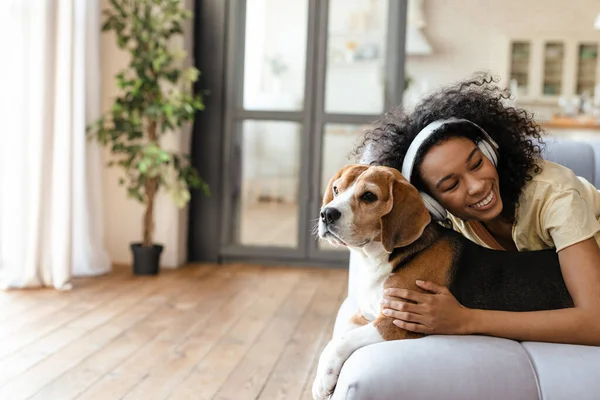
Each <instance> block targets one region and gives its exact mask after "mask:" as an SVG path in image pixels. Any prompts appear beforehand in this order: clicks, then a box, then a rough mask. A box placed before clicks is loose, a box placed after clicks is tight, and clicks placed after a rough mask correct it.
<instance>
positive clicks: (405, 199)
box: [312, 165, 572, 399]
mask: <svg viewBox="0 0 600 400" xmlns="http://www.w3.org/2000/svg"><path fill="white" fill-rule="evenodd" d="M318 232H319V237H320V238H321V239H325V240H327V241H329V242H330V243H332V244H334V245H341V246H346V247H348V249H349V250H350V251H351V252H352V253H353V257H355V258H356V259H357V260H358V261H357V263H356V264H357V266H358V269H359V271H358V274H359V277H358V279H356V284H357V285H358V287H357V288H356V292H357V302H358V306H359V310H358V312H357V313H356V314H355V315H354V316H353V317H352V318H351V320H350V321H349V323H348V325H347V328H346V329H345V330H344V332H342V333H341V334H340V335H339V336H337V337H334V338H333V339H332V340H331V341H330V342H329V344H327V346H326V347H325V349H324V350H323V352H322V354H321V358H320V360H319V365H318V368H317V374H316V378H315V381H314V384H313V388H312V393H313V398H315V399H325V398H328V397H329V396H330V395H331V393H333V390H334V388H335V385H336V383H337V379H338V375H339V373H340V371H341V369H342V365H343V364H344V362H345V361H346V359H348V357H350V355H351V354H352V353H353V352H354V351H356V350H357V349H359V348H361V347H364V346H367V345H370V344H374V343H378V342H382V341H386V340H398V339H409V338H418V337H422V336H423V335H421V334H416V333H412V332H408V331H405V330H403V329H400V328H398V327H396V326H395V325H394V324H393V322H392V321H393V319H392V318H389V317H386V316H384V315H383V314H382V313H381V307H380V301H381V300H382V298H383V290H384V288H387V287H394V288H404V289H410V290H414V291H419V292H423V290H422V289H420V288H419V287H418V286H417V285H416V283H415V281H416V280H417V279H421V280H428V281H432V282H434V283H437V284H438V285H443V286H448V287H449V289H450V291H451V292H452V293H453V294H454V295H455V296H456V298H457V300H458V301H460V302H461V303H462V304H463V305H465V306H466V307H473V308H482V309H498V310H507V311H527V310H538V309H553V308H564V307H570V306H572V300H571V298H570V296H569V294H568V291H567V289H566V286H565V284H564V281H563V280H562V275H561V272H560V265H559V263H558V258H557V256H556V253H555V252H554V251H553V250H549V251H539V252H522V253H519V252H504V251H495V250H490V249H486V248H483V247H481V246H477V245H476V244H474V243H472V242H470V241H469V240H467V239H465V238H464V237H462V235H460V234H458V233H456V232H453V231H452V230H450V229H446V228H442V227H441V226H439V225H438V224H437V223H435V222H432V221H431V217H430V215H429V212H428V211H427V209H426V208H425V205H424V204H423V201H422V199H421V197H420V195H419V193H418V191H417V189H416V188H415V187H414V186H412V185H411V184H410V183H408V181H407V180H406V179H405V178H404V177H403V176H402V175H401V174H400V172H399V171H397V170H395V169H393V168H387V167H380V166H367V165H349V166H346V167H344V168H343V169H341V170H340V171H339V172H338V173H337V174H336V175H335V176H334V177H333V178H332V179H331V180H330V182H329V185H328V187H327V191H326V193H325V195H324V198H323V203H322V208H321V218H320V220H319V230H318ZM540 265H542V266H543V271H542V270H541V269H539V268H538V266H540ZM540 271H541V272H542V273H540ZM499 281H501V282H503V284H502V285H499V284H498V282H499ZM507 293H508V294H507ZM515 293H517V295H515Z"/></svg>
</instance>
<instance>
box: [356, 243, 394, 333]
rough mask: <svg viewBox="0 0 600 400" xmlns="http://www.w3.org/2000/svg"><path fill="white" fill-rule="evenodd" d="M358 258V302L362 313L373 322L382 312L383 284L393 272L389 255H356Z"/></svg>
mask: <svg viewBox="0 0 600 400" xmlns="http://www.w3.org/2000/svg"><path fill="white" fill-rule="evenodd" d="M354 256H356V257H357V259H358V260H357V264H358V265H356V267H357V270H358V273H357V275H356V279H355V282H354V285H356V286H355V288H356V300H357V302H358V306H359V308H360V311H361V313H362V314H363V315H364V317H365V318H367V319H368V320H369V321H373V320H374V319H375V318H377V316H378V315H379V313H380V311H381V300H382V299H383V284H384V283H385V281H386V280H387V279H388V277H389V276H390V274H391V272H392V267H391V265H390V264H389V263H387V254H383V255H382V256H381V257H376V258H375V257H369V255H367V254H354Z"/></svg>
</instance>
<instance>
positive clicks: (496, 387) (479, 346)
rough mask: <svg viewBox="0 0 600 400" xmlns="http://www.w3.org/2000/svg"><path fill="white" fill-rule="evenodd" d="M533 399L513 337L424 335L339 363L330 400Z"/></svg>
mask: <svg viewBox="0 0 600 400" xmlns="http://www.w3.org/2000/svg"><path fill="white" fill-rule="evenodd" d="M342 399H357V400H358V399H361V400H368V399H373V400H375V399H377V400H398V399H411V400H432V399H445V400H454V399H456V400H459V399H460V400H464V399H487V400H506V399H511V400H537V399H539V395H538V387H537V381H536V376H535V373H534V371H533V369H532V366H531V363H530V361H529V358H528V356H527V353H526V352H525V351H524V349H523V347H522V346H521V345H520V344H519V343H518V342H515V341H512V340H506V339H498V338H491V337H485V336H439V335H438V336H427V337H425V338H422V339H409V340H396V341H391V342H383V343H378V344H374V345H370V346H366V347H363V348H361V349H359V350H358V351H356V352H355V353H354V354H353V355H352V356H350V358H349V359H348V360H347V361H346V363H345V364H344V366H343V368H342V371H341V373H340V376H339V380H338V384H337V387H336V389H335V392H334V394H333V396H332V400H342Z"/></svg>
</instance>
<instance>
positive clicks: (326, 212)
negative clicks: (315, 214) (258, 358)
mask: <svg viewBox="0 0 600 400" xmlns="http://www.w3.org/2000/svg"><path fill="white" fill-rule="evenodd" d="M341 216H342V213H341V212H340V210H338V209H337V208H334V207H325V208H324V209H322V210H321V221H322V222H323V223H325V225H331V224H333V223H335V221H337V220H339V219H340V217H341Z"/></svg>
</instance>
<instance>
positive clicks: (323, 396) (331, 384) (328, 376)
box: [312, 370, 338, 400]
mask: <svg viewBox="0 0 600 400" xmlns="http://www.w3.org/2000/svg"><path fill="white" fill-rule="evenodd" d="M326 372H327V373H325V374H318V373H317V377H316V378H315V381H314V383H313V387H312V396H313V399H314V400H327V399H329V397H330V396H331V395H332V394H333V389H335V384H336V383H337V378H338V377H337V374H334V373H333V371H332V370H329V371H326Z"/></svg>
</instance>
